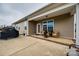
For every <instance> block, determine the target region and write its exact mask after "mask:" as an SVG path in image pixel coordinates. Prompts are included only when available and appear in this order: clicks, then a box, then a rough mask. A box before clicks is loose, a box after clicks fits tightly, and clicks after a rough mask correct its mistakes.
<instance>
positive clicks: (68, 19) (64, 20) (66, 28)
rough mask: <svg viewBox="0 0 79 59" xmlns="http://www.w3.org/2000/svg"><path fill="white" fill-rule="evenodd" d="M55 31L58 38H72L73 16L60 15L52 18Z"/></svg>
mask: <svg viewBox="0 0 79 59" xmlns="http://www.w3.org/2000/svg"><path fill="white" fill-rule="evenodd" d="M54 19H55V20H54V23H55V29H56V30H57V31H59V32H60V37H63V38H69V39H73V38H74V16H71V15H70V14H64V15H60V16H58V17H55V18H54Z"/></svg>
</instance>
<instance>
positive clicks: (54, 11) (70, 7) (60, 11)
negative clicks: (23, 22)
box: [29, 4, 75, 21]
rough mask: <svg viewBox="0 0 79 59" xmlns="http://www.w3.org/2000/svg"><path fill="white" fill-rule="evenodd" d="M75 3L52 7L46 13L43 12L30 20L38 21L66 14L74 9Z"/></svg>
mask: <svg viewBox="0 0 79 59" xmlns="http://www.w3.org/2000/svg"><path fill="white" fill-rule="evenodd" d="M74 5H75V4H66V5H62V6H61V7H58V8H55V9H52V10H50V11H48V12H46V13H43V14H40V15H37V16H36V17H33V18H30V19H29V21H31V20H34V21H38V20H42V19H46V18H50V17H55V16H58V15H62V14H65V13H69V12H71V11H72V10H73V8H74Z"/></svg>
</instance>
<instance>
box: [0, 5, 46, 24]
mask: <svg viewBox="0 0 79 59" xmlns="http://www.w3.org/2000/svg"><path fill="white" fill-rule="evenodd" d="M47 4H48V3H0V25H11V24H12V23H13V22H15V21H17V20H19V19H21V18H23V17H25V16H27V15H29V14H31V13H33V12H34V11H36V10H38V9H40V8H42V7H44V6H45V5H47Z"/></svg>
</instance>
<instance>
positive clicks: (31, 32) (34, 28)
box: [29, 21, 36, 35]
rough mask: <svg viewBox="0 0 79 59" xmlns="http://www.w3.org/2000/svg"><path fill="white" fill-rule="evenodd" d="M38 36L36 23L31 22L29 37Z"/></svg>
mask: <svg viewBox="0 0 79 59" xmlns="http://www.w3.org/2000/svg"><path fill="white" fill-rule="evenodd" d="M33 34H36V22H35V21H31V22H29V35H33Z"/></svg>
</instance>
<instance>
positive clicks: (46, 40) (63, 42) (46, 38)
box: [31, 35, 74, 46]
mask: <svg viewBox="0 0 79 59" xmlns="http://www.w3.org/2000/svg"><path fill="white" fill-rule="evenodd" d="M31 37H34V38H38V39H42V40H46V41H49V42H54V43H58V44H62V45H66V46H70V45H71V44H74V41H73V40H72V41H73V43H71V44H68V43H64V42H59V41H54V40H49V39H48V38H43V37H37V36H32V35H31ZM57 39H58V38H57Z"/></svg>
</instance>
